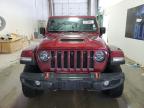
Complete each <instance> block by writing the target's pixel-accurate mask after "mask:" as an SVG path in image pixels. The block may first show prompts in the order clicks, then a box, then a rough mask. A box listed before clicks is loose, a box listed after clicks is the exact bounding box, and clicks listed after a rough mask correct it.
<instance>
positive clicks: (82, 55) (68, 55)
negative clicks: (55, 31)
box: [50, 50, 94, 71]
mask: <svg viewBox="0 0 144 108" xmlns="http://www.w3.org/2000/svg"><path fill="white" fill-rule="evenodd" d="M50 52H51V57H52V58H51V60H50V64H51V69H56V70H62V69H64V70H66V71H70V69H73V70H74V69H75V70H77V69H78V70H79V69H80V70H81V71H83V70H84V69H89V70H90V69H93V68H94V59H93V56H94V51H80V50H76V51H75V50H74V51H73V50H72V51H71V50H70V51H61V50H58V51H50ZM64 70H63V71H64Z"/></svg>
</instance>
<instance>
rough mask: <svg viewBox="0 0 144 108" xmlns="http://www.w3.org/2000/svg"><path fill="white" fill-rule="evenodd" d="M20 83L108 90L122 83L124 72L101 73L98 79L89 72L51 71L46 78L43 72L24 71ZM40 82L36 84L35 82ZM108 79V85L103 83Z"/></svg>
mask: <svg viewBox="0 0 144 108" xmlns="http://www.w3.org/2000/svg"><path fill="white" fill-rule="evenodd" d="M20 79H21V83H22V84H23V85H25V86H27V87H29V88H32V89H37V90H96V91H102V90H109V89H113V88H116V87H118V86H120V85H121V84H123V83H124V73H121V72H119V73H102V74H101V75H100V78H99V79H96V78H95V75H94V73H91V74H55V73H51V74H50V78H49V79H48V80H46V79H45V78H44V74H43V73H26V72H23V73H22V74H21V76H20ZM36 81H38V82H40V84H39V85H37V84H36V83H35V82H36ZM105 81H109V85H107V86H106V85H104V82H105Z"/></svg>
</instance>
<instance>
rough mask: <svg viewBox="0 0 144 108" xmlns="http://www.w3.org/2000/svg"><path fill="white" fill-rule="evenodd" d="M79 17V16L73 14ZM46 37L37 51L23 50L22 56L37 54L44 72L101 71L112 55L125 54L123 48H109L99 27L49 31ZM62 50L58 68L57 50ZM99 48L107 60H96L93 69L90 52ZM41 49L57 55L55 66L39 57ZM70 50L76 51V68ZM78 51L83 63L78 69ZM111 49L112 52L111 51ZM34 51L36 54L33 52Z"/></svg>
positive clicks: (36, 56)
mask: <svg viewBox="0 0 144 108" xmlns="http://www.w3.org/2000/svg"><path fill="white" fill-rule="evenodd" d="M73 17H77V16H73ZM50 18H69V16H51V17H50ZM78 18H95V17H94V16H79V17H78ZM45 35H46V38H45V39H44V40H43V41H42V42H41V43H40V44H39V46H37V48H36V49H35V53H34V52H33V49H31V51H30V50H29V49H28V50H24V51H23V52H22V56H32V57H33V55H35V57H34V58H35V59H36V60H35V61H37V64H38V66H39V68H40V69H41V71H42V72H61V73H85V74H86V73H89V72H96V73H100V72H102V71H103V70H104V69H105V67H106V65H107V63H108V60H109V58H110V57H123V56H124V54H123V52H122V51H121V50H118V49H115V50H112V49H111V48H109V47H108V46H107V45H106V44H105V42H104V40H102V38H100V33H99V29H97V31H96V32H47V33H46V34H45ZM63 39H68V40H71V39H76V40H77V39H81V40H82V41H62V40H63ZM59 50H60V51H61V54H62V55H61V64H62V66H61V68H58V66H57V63H58V61H57V52H58V51H59ZM98 50H102V51H104V52H105V60H104V61H103V62H97V61H96V60H94V67H93V69H92V70H91V69H90V68H89V67H88V66H89V65H90V60H89V59H90V58H89V57H90V52H91V51H93V52H94V55H95V53H96V52H97V51H98ZM41 51H47V52H49V53H51V51H53V52H54V54H55V57H54V61H55V68H53V69H52V68H51V64H50V60H48V61H47V62H42V61H41V60H40V59H39V53H40V52H41ZM64 51H66V52H67V53H68V58H67V60H68V61H67V64H68V68H67V69H65V68H64V61H63V60H64ZM70 51H74V68H71V67H70ZM77 51H81V54H82V55H81V57H80V58H81V64H80V66H81V67H80V68H79V69H77V68H76V67H77V61H76V60H77V57H78V56H77ZM84 51H87V54H88V55H87V56H88V57H87V68H85V69H84V68H83V67H82V66H83V63H84V62H83V53H84ZM110 51H111V53H109V52H110ZM32 52H33V53H34V54H32Z"/></svg>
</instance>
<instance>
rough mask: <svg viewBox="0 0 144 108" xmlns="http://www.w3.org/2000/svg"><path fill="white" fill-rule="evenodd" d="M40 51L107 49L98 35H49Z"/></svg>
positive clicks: (41, 44)
mask: <svg viewBox="0 0 144 108" xmlns="http://www.w3.org/2000/svg"><path fill="white" fill-rule="evenodd" d="M39 49H41V50H45V49H106V44H105V42H104V41H103V40H102V39H101V38H100V37H99V34H98V33H84V32H83V33H49V34H47V37H46V38H45V39H44V40H43V41H42V42H41V43H40V45H39Z"/></svg>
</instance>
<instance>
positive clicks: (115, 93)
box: [102, 84, 124, 98]
mask: <svg viewBox="0 0 144 108" xmlns="http://www.w3.org/2000/svg"><path fill="white" fill-rule="evenodd" d="M123 88H124V84H121V85H120V86H119V87H117V88H114V89H111V90H105V91H102V93H103V94H105V95H109V96H111V97H113V98H118V97H120V96H121V95H122V93H123Z"/></svg>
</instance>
